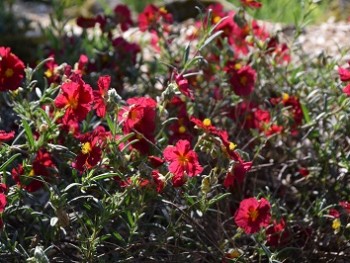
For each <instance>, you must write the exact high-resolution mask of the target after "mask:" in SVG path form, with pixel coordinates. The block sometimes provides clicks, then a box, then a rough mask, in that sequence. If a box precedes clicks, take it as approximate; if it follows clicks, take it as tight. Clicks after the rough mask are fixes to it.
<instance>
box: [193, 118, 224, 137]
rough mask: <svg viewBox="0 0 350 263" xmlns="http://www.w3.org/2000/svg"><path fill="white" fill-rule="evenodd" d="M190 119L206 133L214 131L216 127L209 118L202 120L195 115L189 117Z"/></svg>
mask: <svg viewBox="0 0 350 263" xmlns="http://www.w3.org/2000/svg"><path fill="white" fill-rule="evenodd" d="M190 121H191V122H193V123H194V124H195V125H196V126H197V128H199V129H201V130H204V131H205V132H207V133H212V132H213V133H216V132H217V131H218V129H217V128H216V127H215V126H213V125H212V123H211V120H210V119H209V118H205V119H204V120H203V121H201V120H200V119H197V118H196V117H193V116H192V117H191V118H190Z"/></svg>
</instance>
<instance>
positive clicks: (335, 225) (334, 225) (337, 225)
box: [332, 218, 341, 232]
mask: <svg viewBox="0 0 350 263" xmlns="http://www.w3.org/2000/svg"><path fill="white" fill-rule="evenodd" d="M340 227H341V222H340V219H339V218H336V219H334V220H333V223H332V228H333V229H334V230H335V231H336V232H338V231H339V229H340Z"/></svg>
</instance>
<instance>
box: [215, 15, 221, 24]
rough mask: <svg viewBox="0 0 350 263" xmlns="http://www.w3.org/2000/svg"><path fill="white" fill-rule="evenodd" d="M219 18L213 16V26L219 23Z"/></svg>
mask: <svg viewBox="0 0 350 263" xmlns="http://www.w3.org/2000/svg"><path fill="white" fill-rule="evenodd" d="M220 19H221V17H220V16H215V17H214V19H213V22H214V24H216V23H218V22H219V21H220Z"/></svg>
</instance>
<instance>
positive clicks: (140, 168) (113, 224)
mask: <svg viewBox="0 0 350 263" xmlns="http://www.w3.org/2000/svg"><path fill="white" fill-rule="evenodd" d="M240 3H241V6H240V7H239V9H238V10H226V9H224V8H223V6H222V5H220V4H214V5H210V6H209V8H208V9H200V8H198V12H199V15H198V18H197V19H196V20H193V21H192V23H188V24H186V25H179V24H176V23H174V21H173V18H172V15H171V14H170V13H168V12H167V10H165V9H164V8H159V7H157V6H155V5H148V6H147V7H146V8H145V9H144V10H143V12H141V13H140V14H139V15H138V19H137V24H136V22H135V21H134V20H133V19H132V17H131V12H130V10H129V8H128V7H127V6H125V5H117V6H116V7H115V9H114V10H113V13H111V14H99V15H96V16H95V17H79V18H77V25H78V26H79V27H80V28H81V34H80V35H79V34H71V32H66V31H64V30H63V29H64V27H63V24H60V23H61V22H62V21H59V23H58V24H56V25H57V26H53V27H52V28H49V29H45V34H47V35H49V36H50V37H49V38H48V39H49V41H48V43H47V46H46V47H47V48H46V49H43V50H44V52H46V50H47V54H46V56H45V58H44V59H43V60H42V61H41V62H40V63H38V64H37V65H35V66H25V64H24V63H23V62H22V61H21V59H20V58H19V57H17V56H16V55H15V54H14V53H13V52H12V51H11V49H10V48H8V47H0V58H1V60H0V91H1V105H2V108H1V129H2V130H1V132H0V141H1V146H0V171H1V184H0V213H1V232H0V246H1V250H0V255H1V260H3V261H6V262H22V261H27V262H50V261H52V262H151V261H157V262H183V261H188V260H192V261H194V262H296V261H297V262H310V261H314V260H324V261H330V260H334V261H336V262H337V261H339V262H341V260H346V258H347V257H348V256H349V253H348V242H347V240H348V238H349V231H348V223H349V213H350V209H349V207H350V205H349V187H348V167H349V164H348V163H349V139H348V137H347V130H348V128H349V121H348V119H349V118H348V117H349V110H348V109H349V98H348V96H349V86H345V88H343V86H342V84H341V81H344V82H348V81H350V71H349V69H348V68H345V66H344V65H339V63H340V62H337V61H333V60H332V59H331V58H329V57H326V56H323V55H320V56H318V57H312V56H310V55H307V54H304V53H302V49H298V48H297V47H296V46H294V45H291V46H288V43H283V42H282V41H281V38H280V37H279V35H278V34H274V33H271V32H268V31H267V30H266V29H265V28H264V25H263V24H262V23H260V22H258V21H256V20H254V19H252V18H251V17H249V16H248V15H247V13H246V11H247V9H248V8H259V7H261V3H260V2H259V1H248V0H241V1H240ZM306 18H307V17H306V16H305V17H304V18H303V19H306ZM52 19H53V20H54V17H53V18H52ZM53 22H54V21H53ZM301 22H302V21H301ZM300 24H302V23H300ZM337 66H338V74H339V76H340V80H339V77H338V74H337V72H336V69H337ZM342 88H343V89H342Z"/></svg>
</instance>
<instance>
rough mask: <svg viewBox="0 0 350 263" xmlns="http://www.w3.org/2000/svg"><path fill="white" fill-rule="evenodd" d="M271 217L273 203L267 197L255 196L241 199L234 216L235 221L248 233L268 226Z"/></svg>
mask: <svg viewBox="0 0 350 263" xmlns="http://www.w3.org/2000/svg"><path fill="white" fill-rule="evenodd" d="M270 219H271V205H270V203H269V201H267V200H266V199H265V198H261V199H260V200H257V199H256V198H255V197H252V198H247V199H244V200H243V201H241V203H240V204H239V208H238V209H237V211H236V214H235V216H234V220H235V223H236V224H237V226H239V227H240V228H243V230H244V232H245V233H247V234H253V233H256V232H258V231H259V230H260V229H261V228H262V227H267V226H268V225H269V222H270Z"/></svg>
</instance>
